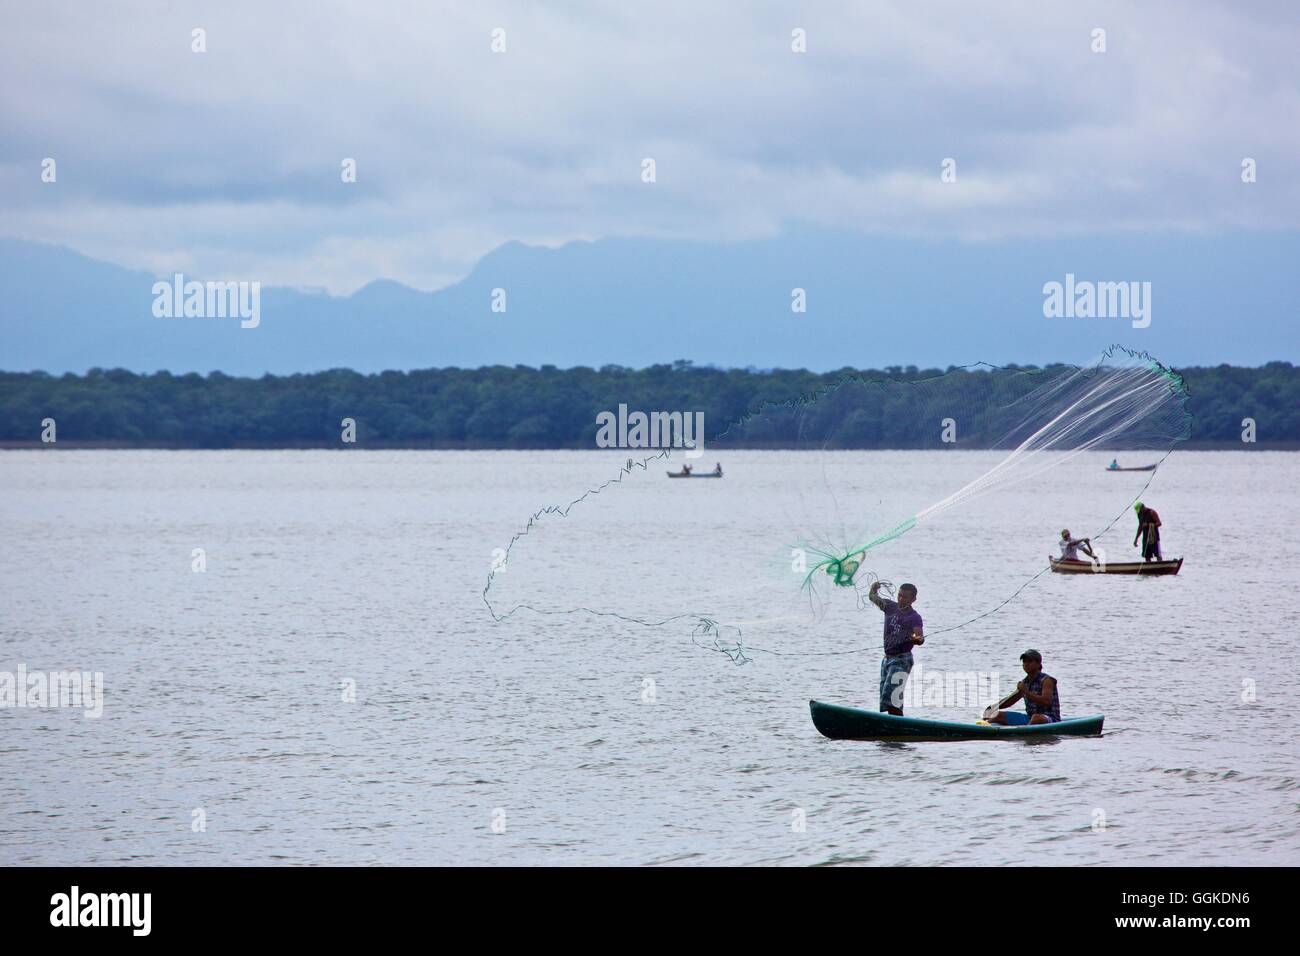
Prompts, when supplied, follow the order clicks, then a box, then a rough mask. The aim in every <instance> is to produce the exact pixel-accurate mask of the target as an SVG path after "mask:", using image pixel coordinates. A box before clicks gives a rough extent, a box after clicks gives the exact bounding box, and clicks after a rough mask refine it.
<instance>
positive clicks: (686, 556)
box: [0, 451, 1300, 865]
mask: <svg viewBox="0 0 1300 956" xmlns="http://www.w3.org/2000/svg"><path fill="white" fill-rule="evenodd" d="M1108 457H1109V456H1105V457H1103V456H1100V455H1096V456H1081V457H1080V458H1078V459H1075V460H1074V461H1073V462H1071V463H1070V464H1069V465H1068V466H1062V468H1061V469H1058V470H1057V471H1056V473H1054V474H1052V475H1050V476H1048V477H1049V479H1050V480H1048V479H1044V480H1040V481H1036V482H1030V483H1027V484H1025V485H1023V486H1017V487H1015V488H1012V489H1005V490H999V491H997V492H995V493H993V494H991V495H989V496H987V497H985V498H982V499H979V500H977V501H975V502H972V503H971V504H970V505H968V506H966V505H964V506H961V507H958V508H954V509H952V510H951V511H948V512H946V513H944V514H943V515H942V516H941V517H939V518H938V519H936V520H935V521H934V522H932V523H928V524H924V525H922V526H920V527H918V528H917V529H915V530H914V531H913V532H910V533H909V534H908V535H906V536H904V537H903V538H902V539H900V540H899V541H896V542H893V543H891V544H890V545H888V546H886V547H885V548H882V549H880V551H879V552H877V557H876V558H875V559H874V563H873V564H872V565H871V566H872V567H873V569H874V570H877V571H878V572H879V573H880V574H881V575H882V576H883V577H886V578H888V579H890V580H892V581H895V582H899V581H902V580H911V581H915V582H916V583H917V584H918V586H919V588H920V600H919V603H918V609H919V610H920V611H921V612H922V613H923V614H924V615H925V617H926V624H927V629H928V630H929V631H930V632H931V634H932V636H931V638H930V640H929V641H927V643H926V645H925V646H924V647H923V648H921V649H919V650H918V652H917V655H916V656H917V660H918V661H919V662H920V663H921V665H922V667H923V668H924V669H932V670H933V671H935V672H952V671H982V672H987V671H997V672H999V674H1000V675H1001V677H1002V679H1003V680H1004V681H1006V682H1007V684H1006V685H1004V686H1009V683H1010V681H1012V680H1014V675H1015V674H1016V673H1017V658H1018V655H1019V653H1020V651H1021V650H1023V649H1024V648H1025V647H1026V646H1034V647H1037V648H1039V649H1040V650H1041V651H1042V652H1043V654H1044V656H1045V658H1046V669H1047V670H1048V671H1049V672H1050V673H1052V674H1053V675H1055V676H1056V677H1057V678H1058V680H1059V681H1060V684H1061V694H1062V699H1063V703H1064V708H1065V710H1066V711H1067V715H1068V714H1073V715H1082V714H1089V713H1098V712H1104V713H1105V714H1106V731H1107V732H1106V735H1105V736H1104V737H1102V738H1100V739H1077V740H1069V739H1066V740H1059V741H1055V742H1050V741H1049V742H1037V743H1032V742H1031V743H1025V742H1011V741H1007V742H999V743H949V744H933V743H927V744H911V745H898V744H873V743H841V742H832V741H828V740H825V739H822V738H821V737H820V736H819V735H818V734H817V733H816V731H815V730H814V728H813V726H812V724H811V722H810V720H809V717H808V709H807V702H808V699H809V698H810V697H817V698H820V699H824V700H829V701H835V702H840V703H863V704H868V705H870V703H871V702H872V701H873V700H874V697H875V693H876V690H875V687H876V678H877V668H878V666H879V653H880V615H879V613H878V612H877V611H875V610H874V608H869V607H868V608H867V609H865V610H860V609H859V608H858V607H857V603H856V598H855V595H854V593H853V591H852V590H849V589H833V590H834V591H835V593H827V594H825V595H824V600H823V599H820V598H817V597H816V596H814V597H813V598H810V596H809V595H808V594H807V593H801V592H800V590H799V587H798V582H799V576H798V575H797V574H795V573H794V572H793V571H792V570H791V567H790V563H791V560H792V559H791V556H790V553H789V550H790V545H791V544H792V543H797V542H805V541H807V540H808V539H810V538H815V537H816V536H819V535H824V536H826V537H827V539H828V540H832V541H839V540H848V539H850V538H852V537H853V536H854V535H855V534H857V533H858V532H859V531H860V530H861V529H865V528H868V527H874V526H876V525H877V524H878V523H880V522H882V521H886V520H887V519H888V521H890V522H892V520H896V519H901V518H903V517H906V516H907V515H908V514H911V513H914V510H916V509H919V508H921V507H924V506H925V505H926V504H928V503H932V502H934V501H937V500H939V499H941V498H943V497H944V496H945V495H946V494H948V493H950V492H951V491H953V490H955V488H956V487H959V486H960V485H961V484H962V483H964V481H965V480H966V479H967V477H968V476H969V475H971V474H975V473H978V472H979V471H981V470H982V469H983V468H986V467H987V466H988V465H989V464H991V463H992V462H994V461H996V460H997V458H996V456H992V457H990V456H989V455H982V454H981V453H969V452H955V451H954V452H948V453H930V452H881V453H840V454H839V455H817V454H812V453H810V454H792V453H775V452H769V453H759V452H750V453H734V452H733V453H727V454H726V455H725V456H724V457H723V463H724V467H725V468H726V470H727V476H726V478H725V479H724V480H723V481H720V482H719V481H698V482H681V481H667V480H665V479H664V478H663V471H664V466H663V464H662V463H655V464H654V465H653V466H652V467H651V468H650V469H649V470H648V471H646V472H644V473H638V474H637V475H635V476H633V477H631V478H629V479H628V480H626V481H624V482H622V483H621V484H618V485H616V486H613V487H611V488H609V489H606V490H605V491H603V492H601V493H600V494H599V495H597V496H594V497H593V498H591V499H588V500H587V501H584V502H582V503H581V504H579V505H576V506H575V507H574V508H573V509H572V510H571V511H570V512H569V515H568V517H567V518H558V517H555V516H550V517H546V518H543V519H542V520H541V521H540V522H539V523H538V525H537V526H536V527H535V528H534V530H533V531H531V532H530V533H529V534H528V535H527V536H525V537H524V538H521V539H520V540H519V543H518V544H516V545H515V547H514V548H513V550H512V551H511V552H510V559H509V561H508V563H507V564H506V565H505V571H504V572H503V573H501V574H499V575H497V577H496V579H495V581H494V584H493V588H492V591H491V593H490V599H491V601H492V604H493V606H494V607H495V609H496V610H497V612H498V613H500V614H505V613H506V612H508V611H509V610H510V609H511V608H513V607H515V606H517V605H520V604H526V605H529V606H530V607H532V608H536V609H537V610H527V609H524V610H520V611H517V612H516V613H514V614H513V615H510V616H508V617H507V618H506V619H505V620H504V621H502V622H496V621H494V620H493V617H492V615H491V614H490V613H489V611H488V608H487V606H486V605H485V603H484V601H483V597H482V590H483V586H484V583H485V580H486V576H487V572H488V569H489V567H490V565H491V564H492V562H493V560H494V558H493V553H494V549H496V548H504V547H505V546H506V545H507V543H508V542H509V541H510V539H511V536H512V535H513V534H514V533H515V532H516V531H517V530H519V529H520V528H521V527H522V526H523V525H524V523H525V522H526V521H527V519H528V517H529V515H530V514H532V513H533V512H534V511H536V510H537V509H539V508H541V507H543V506H546V505H564V504H566V503H567V502H569V501H570V500H571V499H572V498H573V497H575V496H576V495H577V494H579V493H580V492H581V491H582V490H584V489H586V488H589V487H593V486H595V485H598V484H599V483H600V482H601V481H603V480H604V479H606V478H608V477H610V476H611V474H613V473H615V472H616V471H617V468H618V463H619V458H618V457H617V455H614V456H611V455H608V454H599V453H564V452H554V453H507V452H500V453H468V452H466V453H423V452H375V453H368V452H346V453H345V452H321V451H317V452H107V451H84V452H83V451H42V452H4V453H0V542H2V544H0V604H2V606H3V607H4V613H3V616H2V617H0V671H10V672H13V671H16V669H17V668H18V667H19V665H25V666H26V667H27V669H28V670H29V671H41V670H43V671H62V670H71V669H76V670H89V671H102V672H103V674H104V681H105V705H104V713H103V716H102V717H101V718H99V719H93V718H88V717H86V716H85V715H84V714H83V713H81V712H80V711H78V710H75V709H53V710H50V709H46V710H40V709H6V710H0V728H2V730H3V736H2V737H0V766H2V767H3V773H2V774H0V863H6V864H12V863H34V864H61V863H79V864H80V863H84V864H116V863H162V864H235V863H276V862H285V863H323V864H344V863H356V864H394V863H407V864H438V863H471V864H493V863H555V864H581V863H778V864H816V863H835V862H859V863H866V864H872V865H904V864H936V863H952V864H981V865H996V864H1026V863H1029V864H1043V863H1069V864H1082V865H1098V864H1100V865H1108V864H1237V865H1240V864H1248V865H1249V864H1296V863H1300V746H1298V745H1297V737H1296V723H1297V722H1296V718H1295V716H1294V713H1295V710H1294V707H1295V701H1296V700H1297V698H1298V697H1300V653H1298V652H1297V637H1296V635H1297V624H1300V610H1298V609H1300V595H1298V594H1297V590H1298V583H1297V582H1298V581H1300V575H1298V574H1297V570H1298V568H1300V540H1298V538H1297V536H1296V535H1295V534H1294V533H1293V530H1294V529H1295V528H1296V527H1297V526H1300V505H1297V496H1296V494H1295V487H1296V478H1297V466H1298V465H1300V456H1297V455H1296V454H1291V453H1269V452H1259V453H1244V452H1240V453H1239V452H1205V453H1193V452H1179V453H1175V454H1174V455H1173V456H1172V457H1171V458H1170V459H1169V460H1168V461H1167V462H1166V463H1165V465H1164V466H1162V468H1161V469H1160V470H1159V472H1157V473H1156V475H1155V477H1154V479H1153V480H1152V482H1151V486H1150V487H1149V488H1148V489H1147V490H1146V491H1145V492H1143V497H1144V499H1145V500H1147V501H1148V502H1150V503H1151V504H1153V505H1154V506H1155V507H1156V508H1157V509H1158V510H1159V512H1160V514H1161V516H1162V518H1163V519H1164V522H1165V525H1166V528H1165V537H1164V549H1165V553H1166V555H1167V556H1168V555H1185V556H1186V558H1187V564H1186V566H1185V567H1184V568H1183V570H1182V573H1181V574H1179V575H1178V576H1177V577H1176V578H1163V579H1158V578H1151V579H1123V578H1115V577H1108V578H1100V577H1084V578H1073V577H1064V576H1060V575H1050V574H1048V575H1044V576H1043V577H1041V578H1039V579H1038V580H1036V581H1035V582H1034V583H1032V584H1031V585H1029V586H1028V587H1027V588H1025V589H1024V591H1022V592H1021V593H1020V594H1019V596H1018V597H1017V598H1016V599H1015V600H1013V601H1012V602H1011V603H1010V604H1008V605H1007V606H1006V607H1004V608H1003V609H1002V610H1000V611H999V612H997V613H996V614H993V615H991V616H989V617H986V618H983V619H981V620H979V621H976V622H975V623H972V624H970V625H968V626H965V627H960V628H957V629H955V630H951V631H947V632H946V633H938V632H939V631H940V630H941V629H943V628H947V627H952V626H954V625H957V624H961V623H962V622H964V621H966V620H969V619H970V618H972V617H974V616H976V615H977V614H979V613H981V612H983V611H987V610H989V609H990V608H992V607H994V606H995V605H997V604H998V603H999V602H1000V601H1002V600H1003V599H1005V598H1006V597H1007V596H1009V595H1010V594H1011V593H1012V592H1014V591H1015V590H1016V588H1018V587H1020V586H1021V585H1022V584H1023V583H1024V582H1025V581H1026V580H1028V579H1029V578H1030V577H1032V576H1033V575H1034V574H1035V573H1036V571H1037V570H1038V569H1039V568H1041V567H1042V565H1043V564H1044V563H1045V558H1046V555H1047V554H1048V552H1049V551H1054V549H1055V538H1056V535H1057V533H1058V532H1059V530H1060V528H1061V527H1062V526H1065V525H1069V526H1070V527H1071V529H1072V530H1074V531H1075V533H1076V534H1082V533H1090V532H1095V531H1097V530H1098V529H1100V528H1101V527H1103V526H1104V525H1105V524H1106V523H1107V522H1108V521H1109V520H1110V519H1111V518H1113V517H1115V516H1116V515H1118V514H1119V513H1120V511H1121V510H1123V509H1124V508H1125V507H1126V505H1127V503H1128V501H1130V500H1131V499H1132V497H1133V496H1134V495H1136V494H1138V492H1139V490H1140V489H1142V487H1143V483H1145V482H1146V481H1147V480H1148V478H1151V476H1150V475H1145V474H1126V475H1108V474H1105V473H1104V472H1103V471H1102V470H1101V469H1102V465H1103V464H1104V461H1105V460H1108ZM713 460H714V459H713V457H710V458H709V459H708V460H707V466H708V467H711V466H712V463H713ZM899 508H904V509H912V510H903V511H901V512H899V511H898V510H897V509H899ZM859 526H861V527H859ZM1133 526H1134V522H1133V519H1132V517H1131V515H1128V514H1126V515H1125V516H1124V517H1123V519H1122V520H1121V521H1120V523H1119V525H1118V526H1117V529H1116V530H1115V531H1113V532H1111V533H1110V534H1107V535H1104V536H1102V537H1100V538H1099V539H1098V540H1099V544H1100V545H1101V546H1103V547H1105V548H1106V549H1107V553H1108V555H1109V556H1110V559H1111V560H1118V559H1119V558H1127V557H1129V556H1131V555H1133V554H1134V552H1133V550H1132V548H1131V546H1130V542H1131V538H1132V534H1133ZM196 548H202V549H204V551H205V552H206V559H207V570H206V571H205V572H203V573H195V572H194V571H193V570H192V566H191V562H192V557H191V555H192V552H193V550H194V549H196ZM498 558H499V554H498ZM579 606H585V607H588V608H591V609H592V610H595V611H601V612H607V613H606V614H604V615H592V614H587V613H580V614H564V613H538V611H542V612H563V611H566V610H568V609H570V608H574V607H579ZM686 612H690V613H693V614H696V615H704V616H707V617H709V618H710V619H713V620H716V621H717V622H718V623H719V624H721V625H726V626H727V627H731V626H736V627H739V628H741V632H740V633H741V638H740V639H741V641H742V643H744V644H745V646H746V647H748V648H749V649H750V650H749V651H748V652H747V656H748V657H749V658H750V659H751V663H748V664H744V665H736V664H734V663H732V662H731V660H730V659H729V658H728V657H727V656H726V655H724V654H721V653H717V652H716V651H714V650H710V649H708V648H707V647H701V646H700V641H699V639H698V638H697V639H694V640H693V639H692V635H691V630H692V628H691V623H690V621H689V620H686V621H677V622H673V623H670V624H667V625H664V626H662V627H657V628H653V627H645V626H641V625H638V624H636V623H632V622H631V621H629V620H627V619H628V618H641V619H645V620H652V619H653V620H659V619H662V618H664V617H670V616H672V615H674V614H680V613H686ZM615 614H616V615H621V617H615V616H610V615H615ZM723 633H724V637H726V638H727V639H730V638H731V636H734V634H735V633H736V632H733V631H730V630H724V632H723ZM703 643H705V644H707V643H708V641H707V640H704V641H703ZM759 648H761V649H759ZM345 682H355V689H356V699H355V701H352V702H348V701H344V700H343V696H344V695H343V690H342V688H343V686H344V684H345ZM1250 686H1253V688H1254V695H1255V700H1254V702H1249V701H1245V700H1243V689H1245V688H1249V687H1250ZM984 702H985V701H975V702H966V703H964V704H962V705H959V706H943V704H944V702H943V701H938V702H935V703H934V704H932V705H931V704H924V702H923V704H924V705H923V706H917V707H913V708H911V709H910V711H909V712H910V713H913V714H917V715H928V716H936V717H946V718H948V719H959V720H965V719H974V718H975V717H976V716H977V714H978V711H979V709H980V706H981V705H982V704H983V703H984ZM196 810H201V811H202V813H203V815H204V816H205V819H206V829H202V830H198V831H196V830H195V829H194V828H193V826H192V821H193V820H194V819H195V811H196ZM800 814H801V815H802V817H803V819H804V820H805V822H806V826H805V827H804V828H802V829H800V828H799V827H797V826H792V824H793V823H795V822H796V821H797V819H798V818H799V816H800ZM1102 820H1104V826H1099V825H1094V824H1096V823H1097V822H1098V821H1102ZM494 821H495V822H496V823H497V824H498V826H497V829H501V826H500V824H502V823H504V830H503V832H494Z"/></svg>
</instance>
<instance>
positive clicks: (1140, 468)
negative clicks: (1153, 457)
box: [1106, 465, 1156, 471]
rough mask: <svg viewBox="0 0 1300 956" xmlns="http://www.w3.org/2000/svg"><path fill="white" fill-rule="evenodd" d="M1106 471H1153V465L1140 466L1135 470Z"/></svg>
mask: <svg viewBox="0 0 1300 956" xmlns="http://www.w3.org/2000/svg"><path fill="white" fill-rule="evenodd" d="M1106 470H1107V471H1155V470H1156V466H1155V465H1141V466H1139V467H1137V468H1110V467H1107V468H1106Z"/></svg>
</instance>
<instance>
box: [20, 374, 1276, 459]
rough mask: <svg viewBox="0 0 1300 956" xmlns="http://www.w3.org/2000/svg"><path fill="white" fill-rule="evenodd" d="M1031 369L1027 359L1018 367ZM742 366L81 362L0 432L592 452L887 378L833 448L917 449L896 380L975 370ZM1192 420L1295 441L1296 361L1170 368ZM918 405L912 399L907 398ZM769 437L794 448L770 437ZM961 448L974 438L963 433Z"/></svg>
mask: <svg viewBox="0 0 1300 956" xmlns="http://www.w3.org/2000/svg"><path fill="white" fill-rule="evenodd" d="M1022 368H1026V369H1027V368H1030V367H1027V366H1025V367H1022ZM946 371H947V372H949V373H950V374H946V375H945V370H942V369H918V368H916V367H912V366H909V367H907V368H900V367H891V368H886V369H876V370H851V369H841V370H838V371H834V372H826V373H814V372H808V371H805V370H801V369H800V370H771V371H757V370H741V369H730V370H725V369H718V368H713V367H697V366H694V365H691V364H690V363H689V362H684V361H679V362H676V363H674V364H673V365H654V366H651V367H649V368H644V369H629V368H623V367H620V366H605V367H603V368H601V369H590V368H571V369H558V368H555V367H554V366H542V367H541V368H536V369H535V368H528V367H525V366H515V367H507V366H492V367H485V368H478V369H455V368H446V369H424V370H418V371H411V372H396V371H391V372H382V373H378V374H373V375H362V374H359V373H357V372H353V371H350V370H347V369H334V370H331V371H325V372H316V373H312V374H297V375H286V376H273V375H266V376H263V377H261V378H235V377H231V376H228V375H224V374H222V373H220V372H212V373H210V374H208V375H198V374H193V373H191V374H187V375H172V374H170V373H168V372H156V373H153V374H148V375H139V374H135V373H132V372H128V371H125V370H122V369H112V370H103V369H91V370H90V371H89V372H88V373H87V374H85V375H74V374H66V375H61V376H54V375H49V374H47V373H44V372H0V442H4V443H5V444H7V445H11V446H12V445H15V444H21V445H27V444H34V445H39V444H40V443H41V434H42V430H43V425H42V422H43V421H44V420H46V419H53V420H54V422H55V423H56V428H57V433H56V434H57V440H58V444H62V445H64V446H65V447H66V446H69V445H113V446H128V447H132V446H133V447H176V448H238V447H289V448H294V447H338V446H339V445H340V434H341V430H340V426H341V422H342V420H343V419H345V418H350V419H353V420H354V421H355V422H356V439H357V440H356V444H357V446H359V447H367V446H369V447H390V448H391V447H409V448H592V447H594V446H595V434H596V424H595V421H596V415H597V414H598V413H600V412H602V411H615V410H617V409H618V407H619V405H620V404H622V405H626V406H627V407H628V408H629V409H634V410H636V409H640V410H644V411H651V410H665V411H683V412H686V411H690V412H697V411H698V412H703V413H704V416H705V423H706V425H705V430H706V440H709V439H712V438H713V437H714V436H715V435H716V434H717V433H718V432H719V431H720V430H722V429H723V427H724V426H725V425H726V424H727V423H729V422H733V421H735V420H737V419H740V418H741V417H742V416H744V415H745V414H746V413H747V412H751V411H753V410H755V409H756V408H758V407H759V406H760V405H762V403H764V402H772V401H777V402H780V401H789V400H791V399H797V398H798V397H799V396H806V395H810V394H813V393H815V392H817V390H819V389H823V388H825V387H826V386H828V385H831V384H833V383H835V382H836V381H839V380H841V379H843V378H844V377H845V376H846V375H849V374H853V375H859V376H862V377H863V378H868V379H879V380H880V381H882V382H884V383H885V384H886V388H884V389H882V392H881V394H882V396H887V398H882V400H881V401H879V402H876V403H875V404H874V407H872V408H870V409H866V410H864V413H863V414H861V415H860V416H859V417H860V421H858V422H855V429H856V431H855V432H854V435H853V439H852V441H851V442H850V443H849V444H848V445H846V446H845V447H859V448H911V447H931V446H934V445H935V444H936V442H937V438H936V437H935V434H936V432H935V429H934V428H932V427H929V426H928V425H927V428H926V429H925V436H926V437H925V438H924V439H921V438H918V437H917V436H916V435H914V434H912V433H911V432H909V431H908V430H907V429H906V428H899V427H898V425H897V423H899V422H907V421H909V420H912V419H916V420H919V419H920V418H922V417H924V419H925V420H926V421H927V422H929V420H930V418H931V417H932V412H933V410H932V409H931V408H930V407H925V408H921V407H912V405H911V400H910V399H909V398H908V392H909V390H908V389H892V390H891V389H889V388H888V385H889V384H890V383H895V382H921V381H925V380H935V379H936V378H938V377H940V376H942V378H941V379H939V381H938V384H937V385H936V384H935V383H934V382H933V381H931V382H930V384H929V385H927V389H926V390H925V392H922V390H920V389H917V390H915V392H916V394H917V395H918V396H919V395H921V394H925V395H928V396H929V397H928V399H927V401H928V402H930V403H931V404H933V401H934V396H935V394H936V392H942V391H943V390H951V391H950V393H949V395H948V398H947V401H948V403H949V404H950V405H954V404H956V405H959V403H960V396H961V394H962V391H963V389H969V388H971V387H978V386H979V385H980V384H981V380H980V379H979V378H978V376H981V375H983V376H987V375H989V374H990V372H989V371H987V370H982V369H956V370H953V369H949V370H946ZM1178 371H1179V373H1180V374H1181V375H1182V376H1183V378H1184V381H1185V382H1186V388H1187V393H1188V409H1189V411H1190V412H1191V414H1192V426H1191V435H1190V439H1189V444H1190V445H1192V446H1193V447H1194V446H1196V445H1198V444H1199V445H1211V444H1220V445H1224V446H1236V447H1242V444H1241V443H1242V430H1243V426H1242V420H1243V419H1246V418H1249V419H1253V420H1254V421H1255V423H1256V429H1257V438H1258V442H1259V444H1260V445H1261V446H1265V447H1267V446H1270V445H1274V446H1276V445H1281V446H1286V445H1292V446H1294V445H1296V444H1297V443H1300V368H1297V367H1295V366H1293V365H1291V364H1290V363H1289V362H1271V363H1269V364H1268V365H1264V366H1261V367H1259V368H1240V367H1232V366H1227V365H1220V366H1216V367H1206V368H1186V369H1179V370H1178ZM918 401H919V398H918ZM753 443H754V444H767V445H769V446H773V447H781V446H788V445H793V444H797V443H796V442H791V441H787V440H786V436H783V435H780V434H771V435H769V436H767V439H766V440H765V441H761V442H760V441H755V442H753ZM962 444H965V445H967V447H978V439H976V440H975V442H974V444H973V445H972V444H970V443H968V442H967V441H963V442H962Z"/></svg>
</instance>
